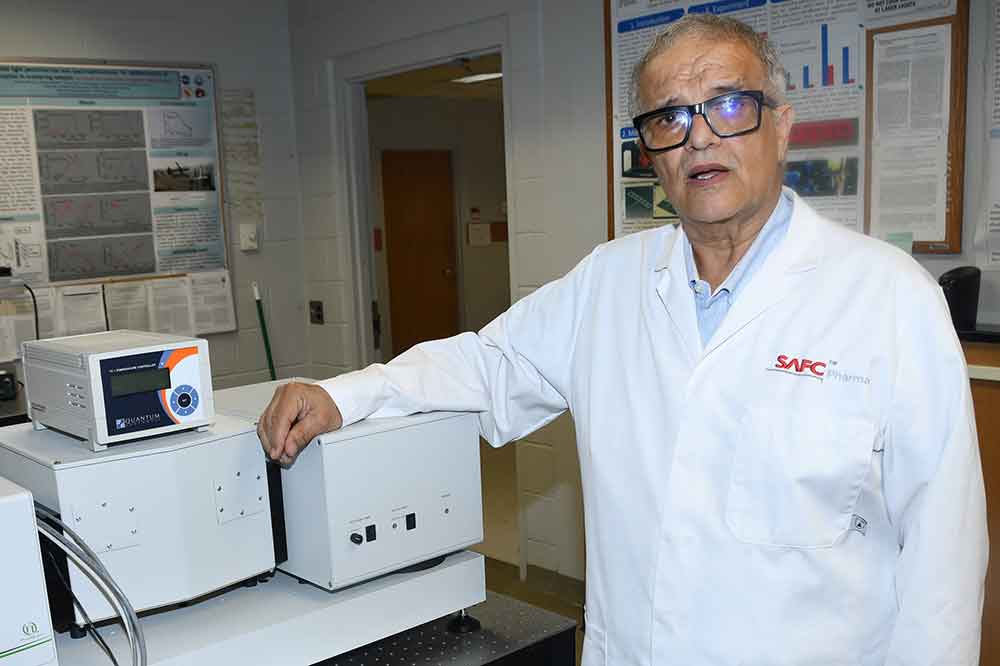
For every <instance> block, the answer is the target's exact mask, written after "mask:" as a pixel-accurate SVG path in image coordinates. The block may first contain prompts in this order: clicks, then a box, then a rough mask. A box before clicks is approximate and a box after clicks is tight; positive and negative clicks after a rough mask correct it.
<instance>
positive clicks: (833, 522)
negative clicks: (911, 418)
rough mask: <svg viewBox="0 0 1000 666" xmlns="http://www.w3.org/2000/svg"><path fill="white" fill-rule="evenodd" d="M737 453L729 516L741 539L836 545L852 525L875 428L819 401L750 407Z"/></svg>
mask: <svg viewBox="0 0 1000 666" xmlns="http://www.w3.org/2000/svg"><path fill="white" fill-rule="evenodd" d="M737 439H738V441H737V442H736V444H735V446H736V450H735V452H734V454H733V463H732V465H733V466H732V473H731V477H730V484H729V497H728V500H727V503H726V523H727V524H728V526H729V529H730V530H732V532H733V534H734V535H735V536H736V538H737V539H739V540H741V541H745V542H748V543H754V544H760V545H769V546H785V547H792V548H829V547H830V546H832V545H833V544H834V543H836V541H837V539H839V538H840V536H841V535H842V534H844V533H845V532H846V531H847V530H848V529H849V528H850V524H851V517H852V515H853V514H854V509H855V506H856V505H857V502H858V496H859V495H860V492H861V486H862V484H863V483H864V480H865V476H866V475H867V474H868V471H869V468H870V466H871V458H872V455H873V454H872V450H873V448H874V443H875V427H874V424H873V423H872V422H871V421H868V420H867V419H863V418H857V417H848V416H843V415H841V414H838V413H837V412H836V411H831V410H822V409H815V408H808V409H794V410H791V409H780V408H764V409H752V410H750V411H749V413H748V415H747V418H746V419H745V422H744V423H743V428H742V434H741V436H740V437H738V438H737Z"/></svg>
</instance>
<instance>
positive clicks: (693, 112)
mask: <svg viewBox="0 0 1000 666" xmlns="http://www.w3.org/2000/svg"><path fill="white" fill-rule="evenodd" d="M729 95H749V96H750V97H751V98H752V99H753V100H754V101H755V102H757V122H756V124H754V126H753V127H751V128H749V129H745V130H741V131H739V132H735V133H733V134H719V132H718V131H716V129H715V128H714V127H712V121H711V120H709V119H708V116H707V115H705V105H706V104H708V103H710V102H714V101H715V100H717V99H720V98H722V97H727V96H729ZM765 106H767V107H770V108H772V109H774V108H777V105H775V104H773V103H771V102H770V101H769V100H768V99H767V96H766V95H765V94H764V91H763V90H730V91H729V92H724V93H722V94H721V95H716V96H715V97H709V98H708V99H706V100H704V101H701V102H698V103H697V104H671V105H670V106H661V107H660V108H658V109H653V110H652V111H646V112H645V113H640V114H639V115H638V116H635V117H634V118H632V125H633V127H635V131H636V133H637V134H638V135H639V141H641V142H642V146H643V148H645V149H646V152H648V153H664V152H666V151H668V150H674V149H675V148H680V147H682V146H683V145H684V144H686V143H687V142H688V140H690V138H691V128H692V127H694V119H695V116H701V117H702V118H704V119H705V124H706V125H708V129H710V130H712V134H714V135H715V136H717V137H719V138H720V139H730V138H732V137H734V136H743V135H744V134H750V133H751V132H756V131H757V130H759V129H760V123H761V118H762V117H763V115H764V107H765ZM682 109H683V110H684V111H687V112H688V114H689V115H690V116H691V123H690V124H689V125H688V126H687V131H686V132H684V138H683V139H682V140H681V141H680V143H675V144H674V145H672V146H667V147H666V148H650V147H649V146H648V145H646V139H645V137H643V136H642V123H644V122H645V121H646V120H648V119H649V118H652V117H653V116H657V115H660V114H663V113H666V112H668V111H679V110H682Z"/></svg>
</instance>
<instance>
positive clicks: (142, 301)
mask: <svg viewBox="0 0 1000 666" xmlns="http://www.w3.org/2000/svg"><path fill="white" fill-rule="evenodd" d="M104 300H105V302H106V303H107V308H108V324H109V325H110V326H111V329H112V330H116V329H121V328H130V329H132V330H136V331H148V330H149V297H148V294H147V291H146V283H145V282H121V283H112V284H107V285H105V286H104Z"/></svg>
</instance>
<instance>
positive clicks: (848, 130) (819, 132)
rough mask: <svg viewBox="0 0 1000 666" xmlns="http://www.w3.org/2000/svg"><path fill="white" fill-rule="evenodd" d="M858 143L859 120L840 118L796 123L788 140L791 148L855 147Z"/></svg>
mask: <svg viewBox="0 0 1000 666" xmlns="http://www.w3.org/2000/svg"><path fill="white" fill-rule="evenodd" d="M857 143H858V119H857V118H838V119H837V120H817V121H813V122H806V123H795V125H793V126H792V132H791V135H790V136H789V138H788V147H789V148H823V147H826V146H853V145H857Z"/></svg>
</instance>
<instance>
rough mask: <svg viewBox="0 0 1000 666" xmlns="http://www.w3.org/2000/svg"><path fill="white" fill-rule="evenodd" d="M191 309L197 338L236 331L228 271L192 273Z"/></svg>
mask: <svg viewBox="0 0 1000 666" xmlns="http://www.w3.org/2000/svg"><path fill="white" fill-rule="evenodd" d="M191 306H192V308H193V310H194V330H195V333H196V334H197V335H204V334H206V333H222V332H224V331H232V330H233V329H235V328H236V309H235V306H234V304H233V288H232V282H231V281H230V279H229V271H211V272H207V273H195V274H193V275H192V276H191Z"/></svg>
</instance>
